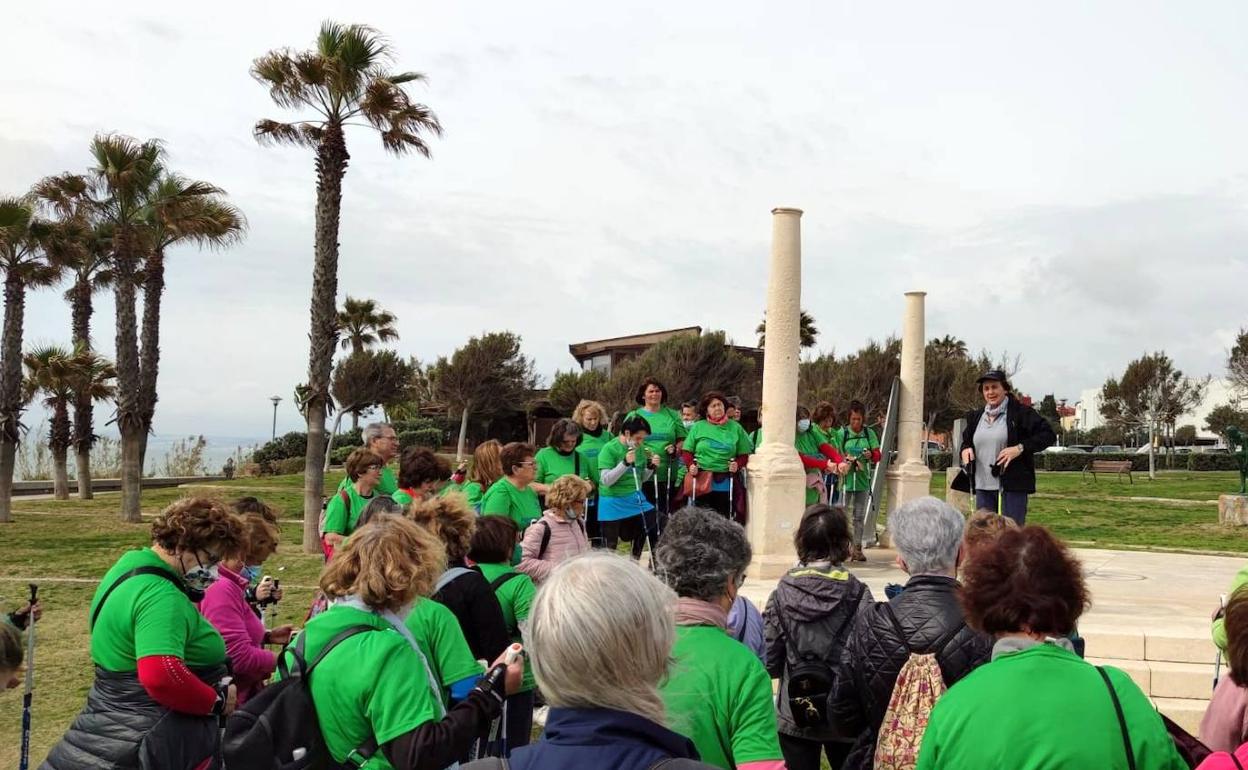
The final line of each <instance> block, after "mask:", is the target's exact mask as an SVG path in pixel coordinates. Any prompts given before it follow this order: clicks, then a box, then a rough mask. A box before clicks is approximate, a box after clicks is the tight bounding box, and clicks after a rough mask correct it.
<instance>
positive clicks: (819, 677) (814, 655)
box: [785, 583, 864, 730]
mask: <svg viewBox="0 0 1248 770" xmlns="http://www.w3.org/2000/svg"><path fill="white" fill-rule="evenodd" d="M856 585H857V586H858V591H857V592H856V593H855V594H854V595H853V596H849V597H846V598H845V600H844V601H843V602H842V603H843V604H844V606H845V607H846V608H847V610H846V612H845V616H844V617H843V618H841V620H840V622H839V623H838V624H837V625H836V630H834V631H833V632H832V636H831V637H826V636H823V635H822V634H821V633H819V632H820V630H822V629H824V628H826V627H827V625H828V623H827V621H828V620H831V616H829V617H828V618H827V619H826V620H825V621H824V622H823V623H818V624H814V623H798V624H794V625H792V626H791V627H789V628H786V629H785V633H786V634H787V635H788V638H789V644H791V645H793V648H794V650H796V652H797V657H798V662H797V664H796V665H794V666H793V667H792V668H790V669H789V672H788V674H789V690H788V702H789V714H790V715H791V716H792V718H793V724H795V725H797V726H798V727H800V728H803V729H807V730H809V729H817V728H821V727H827V726H828V724H829V720H828V701H829V700H830V698H831V697H832V690H833V688H834V687H835V686H836V680H837V678H838V677H839V676H840V674H841V670H842V668H843V666H842V664H841V663H840V657H841V655H840V653H841V650H842V649H843V648H844V646H845V640H844V635H845V629H846V628H847V627H848V626H849V624H850V622H851V621H852V620H853V619H854V616H855V615H857V614H858V604H859V602H861V601H862V595H863V593H864V589H863V587H862V584H861V583H858V584H856ZM786 625H788V624H786Z"/></svg>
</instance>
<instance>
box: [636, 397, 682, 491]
mask: <svg viewBox="0 0 1248 770" xmlns="http://www.w3.org/2000/svg"><path fill="white" fill-rule="evenodd" d="M634 416H636V417H644V418H646V422H648V423H650V433H649V434H648V435H647V436H646V449H647V450H649V451H650V452H651V453H652V454H656V455H658V456H659V467H658V468H656V469H655V471H654V472H655V473H657V474H658V476H659V478H660V479H666V478H667V468H668V465H669V463H671V462H672V461H673V460H674V458H675V455H669V454H668V453H667V451H666V447H667V446H669V445H671V444H675V443H676V442H678V441H680V440H681V439H683V438H684V437H685V434H686V433H687V431H686V430H685V424H684V422H682V421H681V419H680V412H678V411H676V410H675V409H673V408H671V407H670V406H660V407H659V411H657V412H648V411H646V408H645V407H644V406H642V407H638V408H636V409H634V410H633V411H631V412H629V413H628V415H627V416H626V417H625V419H628V417H634ZM675 479H676V466H675V464H672V480H673V481H675Z"/></svg>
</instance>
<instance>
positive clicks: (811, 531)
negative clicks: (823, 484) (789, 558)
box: [793, 503, 853, 564]
mask: <svg viewBox="0 0 1248 770" xmlns="http://www.w3.org/2000/svg"><path fill="white" fill-rule="evenodd" d="M852 545H853V539H852V537H851V535H850V533H849V517H848V516H847V515H846V514H845V509H844V508H843V507H841V506H839V505H838V506H835V507H834V506H831V505H826V504H824V503H815V504H814V505H812V506H810V507H809V508H807V509H806V512H805V513H803V514H802V520H801V522H800V523H799V524H798V525H797V532H796V533H794V535H793V546H794V548H796V549H797V558H798V559H800V560H801V561H802V563H803V564H809V563H810V562H812V561H823V560H825V559H826V560H828V561H830V562H832V563H833V564H840V563H841V562H843V561H845V559H846V558H848V557H849V551H850V548H851V547H852Z"/></svg>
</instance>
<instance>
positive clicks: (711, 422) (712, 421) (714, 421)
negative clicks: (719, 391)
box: [706, 412, 728, 425]
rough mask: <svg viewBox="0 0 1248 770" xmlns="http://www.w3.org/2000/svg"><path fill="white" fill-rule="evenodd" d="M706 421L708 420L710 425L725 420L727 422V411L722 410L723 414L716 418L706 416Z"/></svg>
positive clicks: (721, 423)
mask: <svg viewBox="0 0 1248 770" xmlns="http://www.w3.org/2000/svg"><path fill="white" fill-rule="evenodd" d="M706 421H707V422H709V423H710V424H711V425H723V424H725V423H726V422H728V413H727V412H724V416H723V417H720V418H719V419H718V420H716V419H715V418H714V417H707V418H706Z"/></svg>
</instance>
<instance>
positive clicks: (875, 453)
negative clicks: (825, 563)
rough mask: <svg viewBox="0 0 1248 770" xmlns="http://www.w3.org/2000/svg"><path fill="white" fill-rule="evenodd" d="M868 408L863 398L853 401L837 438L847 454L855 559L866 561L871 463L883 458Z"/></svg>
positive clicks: (846, 487)
mask: <svg viewBox="0 0 1248 770" xmlns="http://www.w3.org/2000/svg"><path fill="white" fill-rule="evenodd" d="M866 418H867V408H866V407H865V406H863V405H862V402H861V401H851V402H850V403H849V421H848V424H847V425H845V426H843V427H842V428H841V429H840V430H839V431H837V434H836V441H835V442H834V443H835V444H836V445H837V446H839V447H840V450H841V454H842V455H843V456H844V465H843V466H842V469H841V471H840V473H841V474H842V475H843V476H844V482H843V483H842V484H841V488H842V489H844V490H845V508H846V509H847V510H848V511H849V512H850V514H851V515H852V516H853V521H854V551H853V553H852V554H850V560H851V561H866V560H867V557H866V556H865V555H864V554H863V552H862V543H863V538H864V537H865V536H866V533H864V532H863V525H864V523H865V521H866V516H867V502H868V500H869V499H870V497H871V466H872V464H875V463H878V462H879V461H880V441H879V438H878V437H877V436H876V435H875V431H874V430H872V429H871V428H868V427H866Z"/></svg>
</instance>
